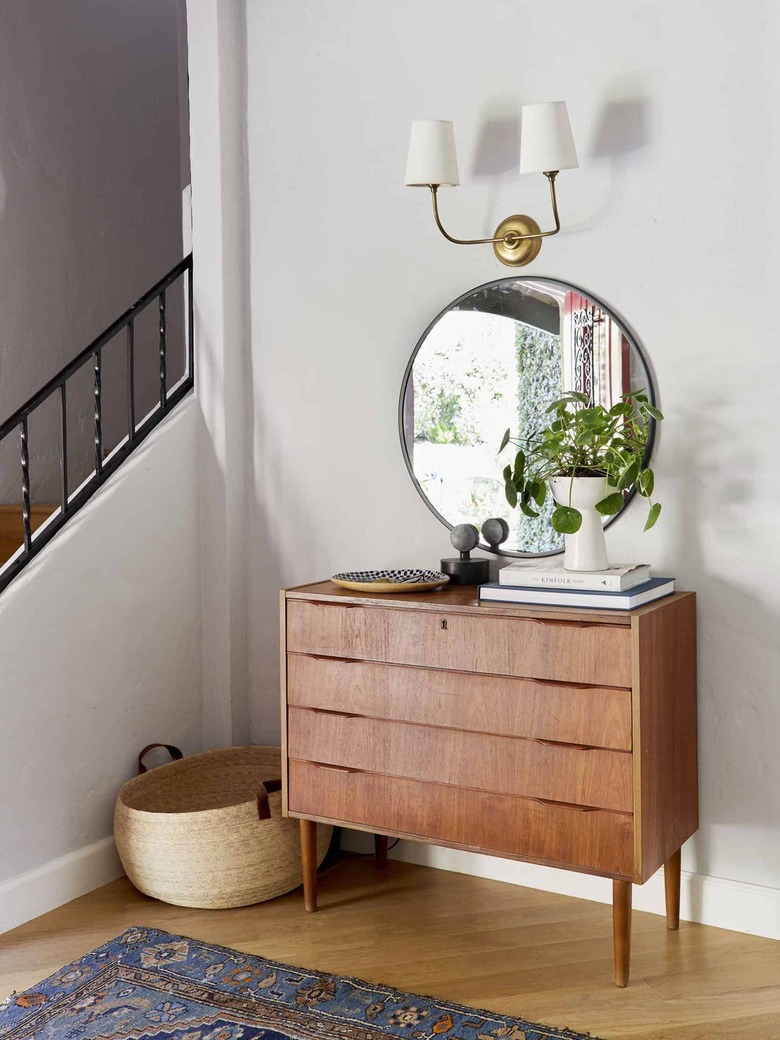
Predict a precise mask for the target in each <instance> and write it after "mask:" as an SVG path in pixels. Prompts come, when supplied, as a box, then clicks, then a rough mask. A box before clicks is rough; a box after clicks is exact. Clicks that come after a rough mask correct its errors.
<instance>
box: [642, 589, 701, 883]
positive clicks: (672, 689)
mask: <svg viewBox="0 0 780 1040" xmlns="http://www.w3.org/2000/svg"><path fill="white" fill-rule="evenodd" d="M632 635H633V640H634V672H635V683H634V689H633V710H634V756H635V769H634V783H635V791H634V807H635V815H636V831H635V836H636V848H635V855H636V876H637V880H638V881H640V882H644V881H646V880H647V879H648V878H649V877H651V876H652V875H653V874H654V873H655V872H656V870H658V869H659V867H661V866H662V865H663V864H664V863H666V861H667V860H668V859H669V858H670V857H671V856H672V855H673V854H674V853H675V852H676V851H677V849H679V848H680V846H681V845H682V844H683V842H685V841H686V840H687V839H688V838H689V837H690V836H691V835H692V834H693V833H694V832H695V831H696V830H697V828H698V825H699V822H698V738H697V690H696V597H695V596H694V595H692V594H691V595H688V596H685V597H682V598H680V599H675V600H674V602H669V603H668V604H667V605H666V608H665V609H663V610H655V611H653V612H649V613H646V614H643V615H640V616H638V617H635V618H634V619H633V622H632Z"/></svg>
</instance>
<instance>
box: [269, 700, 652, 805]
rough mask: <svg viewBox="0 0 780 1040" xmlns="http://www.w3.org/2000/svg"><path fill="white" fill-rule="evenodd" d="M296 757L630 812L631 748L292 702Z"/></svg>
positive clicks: (290, 736) (291, 739)
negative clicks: (574, 743) (458, 727)
mask: <svg viewBox="0 0 780 1040" xmlns="http://www.w3.org/2000/svg"><path fill="white" fill-rule="evenodd" d="M287 742H288V743H287V746H288V754H289V755H290V757H291V758H299V759H306V760H309V761H314V762H321V763H328V764H331V765H336V766H343V767H348V768H354V769H360V770H368V771H369V772H375V773H385V774H389V775H390V776H401V777H408V778H409V779H412V780H427V781H431V782H434V783H440V784H454V785H456V786H459V787H473V788H477V789H479V790H480V791H495V792H497V793H499V794H514V795H524V796H526V797H530V798H545V799H551V800H553V801H556V802H572V803H574V804H575V805H591V806H597V807H598V808H601V809H616V810H619V811H622V812H631V805H632V786H631V784H632V771H631V757H632V756H631V755H630V754H629V753H627V752H625V751H603V750H601V749H599V748H582V747H576V746H572V745H566V744H549V743H546V742H544V741H540V740H520V739H518V738H517V737H496V736H492V735H490V734H486V733H469V732H466V731H464V730H456V729H442V728H440V727H436V726H415V725H410V724H408V723H405V722H387V721H385V720H383V719H366V718H363V717H362V716H359V715H355V716H349V715H343V714H333V713H331V712H322V711H320V710H319V709H312V708H290V711H289V714H288V720H287Z"/></svg>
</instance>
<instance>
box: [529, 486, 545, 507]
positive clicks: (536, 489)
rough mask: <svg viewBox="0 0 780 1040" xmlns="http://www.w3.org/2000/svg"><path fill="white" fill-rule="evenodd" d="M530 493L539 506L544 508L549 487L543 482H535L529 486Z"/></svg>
mask: <svg viewBox="0 0 780 1040" xmlns="http://www.w3.org/2000/svg"><path fill="white" fill-rule="evenodd" d="M528 493H529V494H530V496H531V498H532V499H533V500H534V502H536V504H537V505H538V506H543V505H544V500H545V499H546V498H547V485H546V484H545V482H544V481H543V480H533V481H531V483H530V484H529V485H528Z"/></svg>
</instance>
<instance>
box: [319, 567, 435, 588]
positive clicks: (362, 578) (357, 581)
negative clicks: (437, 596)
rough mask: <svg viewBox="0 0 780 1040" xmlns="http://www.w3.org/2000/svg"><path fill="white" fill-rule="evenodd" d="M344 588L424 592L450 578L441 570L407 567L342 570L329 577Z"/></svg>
mask: <svg viewBox="0 0 780 1040" xmlns="http://www.w3.org/2000/svg"><path fill="white" fill-rule="evenodd" d="M330 580H331V581H332V582H334V583H335V584H336V585H340V586H341V587H342V588H344V589H353V590H355V591H357V592H363V591H365V592H426V591H427V590H429V589H438V588H439V587H440V586H441V585H446V584H447V582H448V581H449V580H450V579H449V576H448V575H447V574H442V572H441V571H423V570H415V569H413V568H408V569H406V570H389V571H342V572H341V573H340V574H334V575H333V577H332V578H331V579H330Z"/></svg>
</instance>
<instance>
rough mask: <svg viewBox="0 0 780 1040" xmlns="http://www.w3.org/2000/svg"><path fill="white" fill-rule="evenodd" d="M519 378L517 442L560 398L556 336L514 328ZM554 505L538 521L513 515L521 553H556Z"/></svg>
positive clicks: (557, 538) (548, 504) (526, 327)
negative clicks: (554, 551)
mask: <svg viewBox="0 0 780 1040" xmlns="http://www.w3.org/2000/svg"><path fill="white" fill-rule="evenodd" d="M515 345H516V349H517V376H518V389H519V394H518V408H517V428H518V438H521V439H522V438H525V437H528V436H530V434H531V433H533V432H534V431H535V430H538V429H539V427H540V426H541V425H543V423H544V421H545V412H546V411H547V408H548V407H549V406H550V405H551V404H552V402H553V401H554V400H555V399H556V398H557V397H560V394H561V389H562V386H563V367H562V358H561V344H560V339H559V338H558V336H555V335H554V334H553V333H551V332H545V331H544V330H543V329H537V328H533V327H532V326H530V325H520V324H519V323H518V325H517V334H516V336H515ZM554 507H555V504H554V503H553V502H551V501H548V502H545V504H544V505H543V506H542V508H541V509H540V510H539V516H538V517H530V516H524V515H523V514H522V513H521V512H520V511H519V510H518V512H517V514H516V515H515V518H514V519H515V523H516V524H517V527H518V539H517V543H516V544H517V545H518V546H521V547H522V549H523V551H524V552H549V551H550V550H551V549H559V548H561V547H562V545H561V537H560V535H558V534H556V532H555V531H554V530H553V529H552V527H551V518H552V511H553V509H554Z"/></svg>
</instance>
